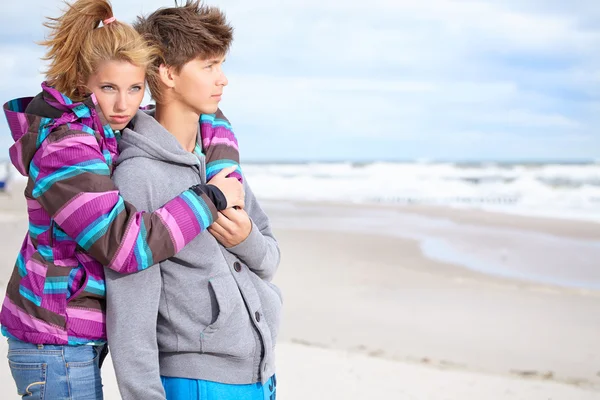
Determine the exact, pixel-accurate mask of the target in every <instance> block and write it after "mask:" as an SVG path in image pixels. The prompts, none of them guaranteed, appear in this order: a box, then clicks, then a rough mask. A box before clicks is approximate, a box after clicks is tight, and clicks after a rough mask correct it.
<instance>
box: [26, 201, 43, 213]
mask: <svg viewBox="0 0 600 400" xmlns="http://www.w3.org/2000/svg"><path fill="white" fill-rule="evenodd" d="M40 208H42V205H41V204H40V202H39V201H37V200H34V199H27V209H28V210H30V211H34V210H39V209H40Z"/></svg>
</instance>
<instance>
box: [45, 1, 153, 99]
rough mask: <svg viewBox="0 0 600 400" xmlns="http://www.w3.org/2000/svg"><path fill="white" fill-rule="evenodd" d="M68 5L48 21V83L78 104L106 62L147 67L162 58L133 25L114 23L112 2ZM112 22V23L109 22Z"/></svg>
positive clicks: (46, 57)
mask: <svg viewBox="0 0 600 400" xmlns="http://www.w3.org/2000/svg"><path fill="white" fill-rule="evenodd" d="M66 4H67V9H66V10H65V12H64V13H63V15H62V16H60V17H58V18H48V21H47V22H46V23H44V26H46V27H47V28H49V29H50V30H51V33H50V35H49V37H48V38H47V39H46V40H45V41H43V42H41V43H40V44H41V45H43V46H47V47H48V51H47V52H46V55H45V57H44V58H43V59H44V60H48V61H50V66H49V67H48V70H47V71H46V80H47V81H48V83H49V84H50V85H52V86H54V87H55V88H56V89H57V90H59V91H60V92H62V93H63V94H65V95H67V96H69V97H70V98H71V99H72V100H74V101H80V100H82V98H83V96H82V93H80V91H79V88H81V87H82V86H83V85H85V83H86V82H87V80H88V78H89V77H90V76H91V75H92V74H94V73H95V72H96V69H97V67H98V65H99V64H100V63H101V62H102V61H110V60H119V61H127V62H130V63H132V64H134V65H137V66H141V67H144V68H146V67H147V66H148V65H149V64H150V63H152V62H153V61H154V58H156V56H157V55H158V49H157V48H155V47H153V46H150V45H149V44H148V43H147V42H146V41H145V40H144V39H143V38H142V37H141V35H140V34H139V33H137V32H136V31H135V29H133V28H132V27H131V26H130V25H128V24H125V23H122V22H119V21H113V22H109V23H108V24H106V25H104V26H102V27H100V28H99V26H100V22H102V21H103V20H107V19H109V18H112V17H113V11H112V7H111V4H110V2H109V1H108V0H77V1H75V2H74V3H72V4H68V3H66ZM107 22H108V21H107Z"/></svg>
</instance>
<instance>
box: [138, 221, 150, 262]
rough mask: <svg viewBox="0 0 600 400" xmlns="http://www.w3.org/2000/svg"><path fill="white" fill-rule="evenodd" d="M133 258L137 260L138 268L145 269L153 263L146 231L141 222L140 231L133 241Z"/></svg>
mask: <svg viewBox="0 0 600 400" xmlns="http://www.w3.org/2000/svg"><path fill="white" fill-rule="evenodd" d="M135 258H136V259H137V260H138V270H142V269H146V268H148V267H149V266H151V265H153V264H154V260H153V257H152V251H151V250H150V246H148V231H147V230H146V226H145V225H144V223H143V222H142V224H141V226H140V233H139V235H138V237H137V239H136V241H135Z"/></svg>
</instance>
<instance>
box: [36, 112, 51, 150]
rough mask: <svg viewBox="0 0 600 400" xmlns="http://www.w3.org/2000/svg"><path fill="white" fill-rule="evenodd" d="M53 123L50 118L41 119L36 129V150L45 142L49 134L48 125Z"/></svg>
mask: <svg viewBox="0 0 600 400" xmlns="http://www.w3.org/2000/svg"><path fill="white" fill-rule="evenodd" d="M52 122H53V120H52V118H42V119H41V120H40V125H39V127H38V135H37V139H36V148H38V149H39V148H40V146H41V144H42V142H43V141H44V140H46V138H47V137H48V135H49V134H50V128H49V125H50V124H51V123H52Z"/></svg>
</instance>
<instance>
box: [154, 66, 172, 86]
mask: <svg viewBox="0 0 600 400" xmlns="http://www.w3.org/2000/svg"><path fill="white" fill-rule="evenodd" d="M158 76H159V77H160V81H161V82H162V83H163V85H165V86H166V87H168V88H169V89H172V88H173V87H175V79H174V73H173V68H172V67H170V66H167V65H165V64H160V66H159V67H158Z"/></svg>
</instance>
